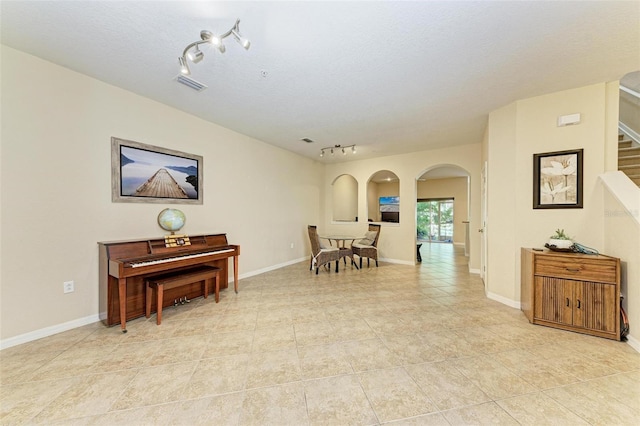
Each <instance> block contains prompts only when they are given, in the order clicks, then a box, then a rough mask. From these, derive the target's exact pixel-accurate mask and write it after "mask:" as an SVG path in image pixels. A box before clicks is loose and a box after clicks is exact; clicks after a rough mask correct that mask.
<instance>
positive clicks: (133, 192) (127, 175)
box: [111, 137, 203, 204]
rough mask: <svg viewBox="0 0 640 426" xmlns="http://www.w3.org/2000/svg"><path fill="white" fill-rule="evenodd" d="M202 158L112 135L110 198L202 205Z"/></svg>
mask: <svg viewBox="0 0 640 426" xmlns="http://www.w3.org/2000/svg"><path fill="white" fill-rule="evenodd" d="M202 170H203V158H202V157H201V156H199V155H193V154H187V153H185V152H180V151H175V150H173V149H167V148H160V147H157V146H153V145H147V144H144V143H140V142H134V141H129V140H125V139H120V138H116V137H112V138H111V201H113V202H114V203H157V204H160V203H162V204H202V194H203V188H202V184H203V180H202Z"/></svg>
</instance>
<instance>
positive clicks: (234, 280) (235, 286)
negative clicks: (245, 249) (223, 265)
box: [233, 256, 238, 294]
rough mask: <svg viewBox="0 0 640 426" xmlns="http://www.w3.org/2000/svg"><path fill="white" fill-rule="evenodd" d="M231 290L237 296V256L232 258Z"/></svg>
mask: <svg viewBox="0 0 640 426" xmlns="http://www.w3.org/2000/svg"><path fill="white" fill-rule="evenodd" d="M233 289H234V290H235V291H236V294H238V256H233Z"/></svg>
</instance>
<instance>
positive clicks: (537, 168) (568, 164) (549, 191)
mask: <svg viewBox="0 0 640 426" xmlns="http://www.w3.org/2000/svg"><path fill="white" fill-rule="evenodd" d="M582 154H583V150H582V149H576V150H571V151H557V152H546V153H543V154H533V208H534V209H571V208H574V209H576V208H577V209H581V208H582Z"/></svg>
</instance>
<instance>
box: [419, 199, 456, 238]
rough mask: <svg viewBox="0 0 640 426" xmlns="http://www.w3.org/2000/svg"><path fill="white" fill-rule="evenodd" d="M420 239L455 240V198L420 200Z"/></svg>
mask: <svg viewBox="0 0 640 426" xmlns="http://www.w3.org/2000/svg"><path fill="white" fill-rule="evenodd" d="M417 212H418V240H419V241H432V242H434V241H435V242H447V243H451V242H453V198H446V199H430V200H418V205H417Z"/></svg>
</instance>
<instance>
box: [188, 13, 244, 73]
mask: <svg viewBox="0 0 640 426" xmlns="http://www.w3.org/2000/svg"><path fill="white" fill-rule="evenodd" d="M230 35H232V36H233V38H235V39H236V40H237V41H238V43H240V45H241V46H242V47H244V48H245V49H246V50H249V47H250V46H251V42H250V41H249V40H247V39H246V38H244V37H242V35H241V34H240V19H238V20H236V23H235V25H234V26H233V27H231V29H230V30H229V31H227V32H226V33H224V34H222V35H220V36H217V35H215V34H213V33H212V32H211V31H208V30H202V31H200V39H201V40H198V41H194V42H193V43H190V44H188V45H187V47H185V48H184V51H183V52H182V56H180V57H178V64H180V72H181V73H182V74H184V75H189V74H191V70H189V63H188V62H187V59H189V60H190V61H191V62H193V63H194V64H197V63H198V62H200V61H202V59H203V58H204V53H203V52H202V51H201V50H200V48H199V46H200V45H201V44H205V43H206V44H211V45H213V46H215V47H216V49H218V51H219V52H220V53H224V52H225V51H226V50H227V49H226V47H225V46H224V44H223V43H222V41H223V40H224V39H225V38H227V37H229V36H230ZM192 49H195V50H192Z"/></svg>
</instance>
